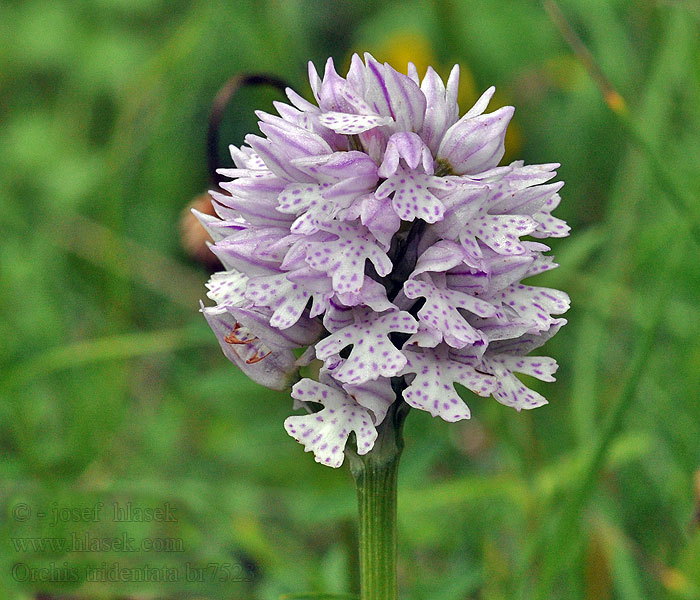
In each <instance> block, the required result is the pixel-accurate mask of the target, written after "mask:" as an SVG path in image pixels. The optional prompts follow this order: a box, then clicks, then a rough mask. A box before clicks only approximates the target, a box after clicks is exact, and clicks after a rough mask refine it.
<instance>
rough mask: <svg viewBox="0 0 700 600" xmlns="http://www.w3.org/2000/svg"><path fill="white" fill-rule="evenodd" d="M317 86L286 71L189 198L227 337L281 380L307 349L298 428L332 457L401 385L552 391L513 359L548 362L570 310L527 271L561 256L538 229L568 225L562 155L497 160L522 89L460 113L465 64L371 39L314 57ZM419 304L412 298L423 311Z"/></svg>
mask: <svg viewBox="0 0 700 600" xmlns="http://www.w3.org/2000/svg"><path fill="white" fill-rule="evenodd" d="M309 81H310V84H311V90H312V92H313V96H314V99H315V103H314V102H309V101H308V100H306V99H304V98H302V97H301V96H300V95H299V94H297V93H296V92H294V91H293V90H289V89H288V90H287V92H286V93H287V98H288V99H289V104H287V103H283V102H275V103H274V107H275V109H276V112H277V114H268V113H265V112H257V113H256V114H257V116H258V118H259V121H260V132H261V134H260V135H248V136H247V137H246V138H245V144H244V145H243V146H242V147H240V148H236V147H233V146H232V147H231V148H230V150H231V157H232V159H233V163H234V166H232V167H231V168H224V169H220V170H219V171H218V173H219V174H220V175H221V176H222V177H225V178H229V179H230V181H227V182H224V183H222V184H221V188H222V190H221V191H214V192H212V193H211V194H212V199H213V206H214V210H215V213H216V216H210V215H205V214H202V213H200V214H198V215H197V217H198V218H199V219H200V221H201V222H202V224H203V226H204V227H205V228H206V230H207V231H208V232H209V234H210V235H211V237H212V239H213V240H214V243H213V245H212V246H211V248H212V251H213V252H214V253H215V254H216V255H217V257H219V259H220V261H221V263H222V264H223V266H224V269H225V271H222V272H220V273H216V274H214V275H213V276H212V278H211V279H210V280H209V282H208V283H207V288H208V293H207V296H208V297H209V299H210V300H212V301H213V302H214V303H215V306H211V307H202V312H203V313H204V316H205V317H206V319H207V321H208V322H209V324H210V325H211V327H212V329H213V330H214V332H215V334H216V337H217V339H218V340H219V343H220V345H221V348H222V350H223V351H224V354H225V355H226V356H227V357H228V358H229V359H230V360H231V361H232V362H234V363H235V364H236V365H238V366H239V367H240V368H241V369H242V370H243V371H244V372H245V373H246V374H248V375H249V376H250V377H251V378H253V379H254V380H255V381H258V382H260V383H262V384H263V385H267V386H268V387H273V388H276V389H283V388H285V387H287V386H289V384H290V383H291V382H292V381H293V380H294V379H295V378H298V377H299V374H298V369H299V367H300V366H304V365H309V364H310V363H311V362H312V361H313V360H314V357H317V358H318V359H320V360H322V361H323V367H321V368H320V371H319V381H318V382H314V381H311V380H310V379H302V380H301V381H299V382H298V383H297V384H296V385H295V386H294V389H293V393H292V396H293V397H294V399H295V408H302V407H306V408H307V409H308V408H310V407H316V406H317V405H320V406H321V407H322V408H321V410H319V412H315V413H313V414H307V415H303V416H294V417H289V419H287V421H286V422H285V427H286V428H287V431H288V432H289V433H290V435H292V436H293V437H295V439H297V440H298V441H299V442H301V443H302V444H304V447H305V449H306V450H308V451H311V452H313V453H314V455H315V456H316V460H317V461H318V462H321V463H322V464H327V465H331V466H334V467H337V466H339V465H340V464H341V463H342V461H343V449H344V448H345V445H346V443H347V440H348V439H349V436H350V434H351V433H353V432H354V435H355V439H356V440H357V443H358V447H357V451H358V452H359V453H360V454H364V453H365V452H368V451H369V450H370V449H371V448H372V445H373V444H374V441H375V439H376V436H377V431H376V427H377V426H380V425H381V424H382V423H383V421H384V419H385V416H386V414H387V411H388V410H389V408H390V407H391V405H392V403H393V402H395V401H396V398H395V390H397V389H403V396H404V398H405V400H406V402H407V403H408V404H409V405H411V406H412V407H414V408H417V409H420V410H425V411H427V412H429V413H430V414H432V415H433V416H440V417H441V418H443V419H445V420H447V421H457V420H460V419H464V418H468V417H469V409H468V408H467V406H466V404H465V403H464V402H463V401H462V400H461V398H460V397H459V395H458V394H457V392H456V390H455V384H456V383H459V384H461V385H464V386H466V387H467V388H468V389H469V390H470V391H471V393H473V394H475V395H477V396H487V395H491V396H493V397H494V398H495V399H496V400H497V401H498V402H500V403H502V404H505V405H508V406H512V407H514V408H515V409H516V410H521V409H525V408H533V407H535V406H540V405H542V404H544V403H545V402H546V400H545V399H544V397H543V396H541V395H540V394H539V392H537V391H534V390H531V389H529V388H527V387H526V386H525V385H524V384H522V383H521V382H520V380H519V379H518V378H517V376H516V374H517V373H525V374H527V375H530V376H534V377H537V378H539V379H541V380H542V381H552V380H553V373H554V371H555V370H556V362H555V361H554V360H553V359H550V358H547V357H540V356H527V354H528V353H529V352H531V351H532V350H534V349H535V348H537V347H539V346H541V345H542V344H543V343H544V342H545V341H546V340H547V339H549V338H550V337H551V336H552V335H554V333H556V331H558V329H559V328H560V327H561V326H562V325H563V324H564V323H565V322H566V321H565V319H562V318H561V317H558V316H557V315H560V314H562V313H563V312H565V311H566V310H567V309H568V307H569V299H568V296H567V295H566V294H565V293H564V292H560V291H558V290H548V289H546V288H539V287H532V286H526V285H523V284H522V283H521V281H522V280H523V279H525V278H529V277H532V276H534V275H536V274H538V273H541V272H543V271H547V270H549V269H552V268H555V267H556V266H557V265H556V263H555V262H554V261H553V259H552V257H551V256H548V255H546V253H547V252H549V250H550V249H549V247H548V246H546V245H545V244H544V243H541V242H540V241H533V239H532V238H537V239H538V240H544V239H546V238H549V237H563V236H565V235H567V234H568V231H569V229H568V226H567V225H566V223H565V222H564V221H562V220H560V219H558V218H556V217H554V216H553V215H552V211H553V210H555V209H556V208H557V206H558V204H559V202H560V200H561V198H560V196H559V192H560V190H561V186H562V185H563V184H562V183H561V182H556V181H552V180H553V179H554V177H555V175H556V169H557V168H558V167H559V165H558V164H555V163H550V164H542V165H525V164H524V163H523V162H522V161H516V162H512V163H511V164H509V165H503V166H499V165H498V163H499V161H500V160H501V158H502V156H503V152H504V137H505V131H506V127H507V125H508V123H509V121H510V119H511V118H512V116H513V110H514V109H513V108H512V107H504V108H499V109H497V110H495V111H493V112H490V113H487V112H486V110H487V107H488V105H489V102H490V101H491V99H492V97H493V94H494V88H489V89H488V90H486V92H484V94H483V95H482V96H481V97H480V98H479V99H478V100H477V102H476V103H475V104H474V106H473V107H472V108H470V109H469V110H468V111H467V112H466V113H465V114H464V116H462V118H461V119H460V118H459V108H458V105H457V92H458V83H459V69H458V67H456V66H455V68H454V69H452V72H451V73H450V76H449V79H448V80H447V82H446V83H445V82H443V80H442V79H441V78H440V77H439V76H438V75H437V73H436V72H435V71H434V70H433V69H432V68H428V70H427V72H426V73H425V76H424V77H423V78H422V79H421V78H420V76H419V74H418V72H417V70H416V68H415V66H414V65H412V64H409V69H408V74H407V75H404V74H402V73H399V72H398V71H396V70H395V69H393V68H392V67H391V66H389V65H388V64H381V63H379V62H378V61H377V60H375V59H374V57H372V56H371V55H369V54H365V55H364V59H363V58H361V57H360V56H358V55H355V56H353V57H352V59H351V63H350V69H349V71H348V73H347V75H346V76H345V77H341V76H340V75H339V74H338V73H337V72H336V70H335V65H334V64H333V61H332V60H331V59H329V60H328V61H327V63H326V65H325V68H324V71H323V75H322V76H319V74H318V73H317V71H316V69H315V68H314V67H313V65H311V64H310V65H309ZM414 315H415V316H414Z"/></svg>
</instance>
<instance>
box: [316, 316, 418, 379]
mask: <svg viewBox="0 0 700 600" xmlns="http://www.w3.org/2000/svg"><path fill="white" fill-rule="evenodd" d="M353 316H354V322H353V323H352V324H351V325H347V326H345V327H343V328H342V329H340V330H338V331H336V332H335V333H333V334H331V335H329V336H328V337H326V338H325V339H323V340H321V341H320V342H319V343H317V344H316V357H317V358H319V359H321V360H326V359H328V358H331V357H333V356H335V355H337V354H338V353H339V352H341V351H342V350H343V349H344V348H346V347H347V346H352V350H351V352H350V354H349V356H348V358H347V359H345V360H344V362H343V363H342V365H341V366H340V367H339V368H338V369H337V370H335V371H334V372H333V377H334V378H335V379H337V380H338V381H341V382H343V383H350V384H360V383H365V382H367V381H370V380H373V379H377V378H379V377H393V376H394V375H396V374H397V373H398V372H399V371H400V370H401V369H402V368H403V367H404V365H405V364H406V357H405V356H404V355H403V353H402V352H401V351H400V350H399V349H398V348H396V346H394V344H393V343H392V342H391V340H390V339H389V335H391V334H392V333H396V332H399V333H415V332H416V331H418V323H416V320H415V319H414V318H413V317H412V316H411V315H410V314H409V313H407V312H405V311H389V312H387V313H384V314H377V313H375V312H373V311H369V310H361V309H354V310H353ZM326 366H327V367H328V366H329V365H326Z"/></svg>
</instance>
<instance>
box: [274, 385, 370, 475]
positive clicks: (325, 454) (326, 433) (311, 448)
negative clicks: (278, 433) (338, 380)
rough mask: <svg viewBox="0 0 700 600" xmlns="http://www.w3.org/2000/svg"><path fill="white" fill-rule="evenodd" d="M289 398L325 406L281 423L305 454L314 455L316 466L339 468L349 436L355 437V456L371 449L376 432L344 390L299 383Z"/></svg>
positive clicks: (367, 413)
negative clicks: (302, 447) (301, 446)
mask: <svg viewBox="0 0 700 600" xmlns="http://www.w3.org/2000/svg"><path fill="white" fill-rule="evenodd" d="M292 397H293V398H295V399H297V400H300V401H304V402H309V401H310V402H316V403H318V404H322V405H323V406H324V409H323V410H321V411H319V412H316V413H313V414H310V415H302V416H292V417H287V419H286V420H285V422H284V428H285V429H286V430H287V433H288V434H289V435H291V436H292V437H293V438H294V439H295V440H297V441H298V442H300V443H301V444H303V445H304V450H306V451H307V452H313V453H314V455H315V458H316V462H319V463H322V464H325V465H328V466H329V467H334V468H338V467H339V466H340V465H342V464H343V459H344V456H345V455H344V453H343V451H344V450H345V445H346V444H347V441H348V436H349V435H350V433H351V432H354V433H355V439H356V441H357V453H358V454H366V453H367V452H369V451H370V450H371V449H372V446H374V441H375V440H376V439H377V430H376V429H375V427H374V422H373V419H372V417H371V415H370V413H369V411H368V410H367V409H366V408H364V407H363V406H361V405H360V404H358V403H357V402H356V401H355V400H354V399H353V398H352V396H350V395H349V394H347V393H346V392H344V391H343V390H339V389H336V388H333V387H331V386H329V385H326V384H323V383H317V382H316V381H313V380H311V379H302V380H301V381H299V382H298V383H296V384H295V385H294V387H293V388H292Z"/></svg>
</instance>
